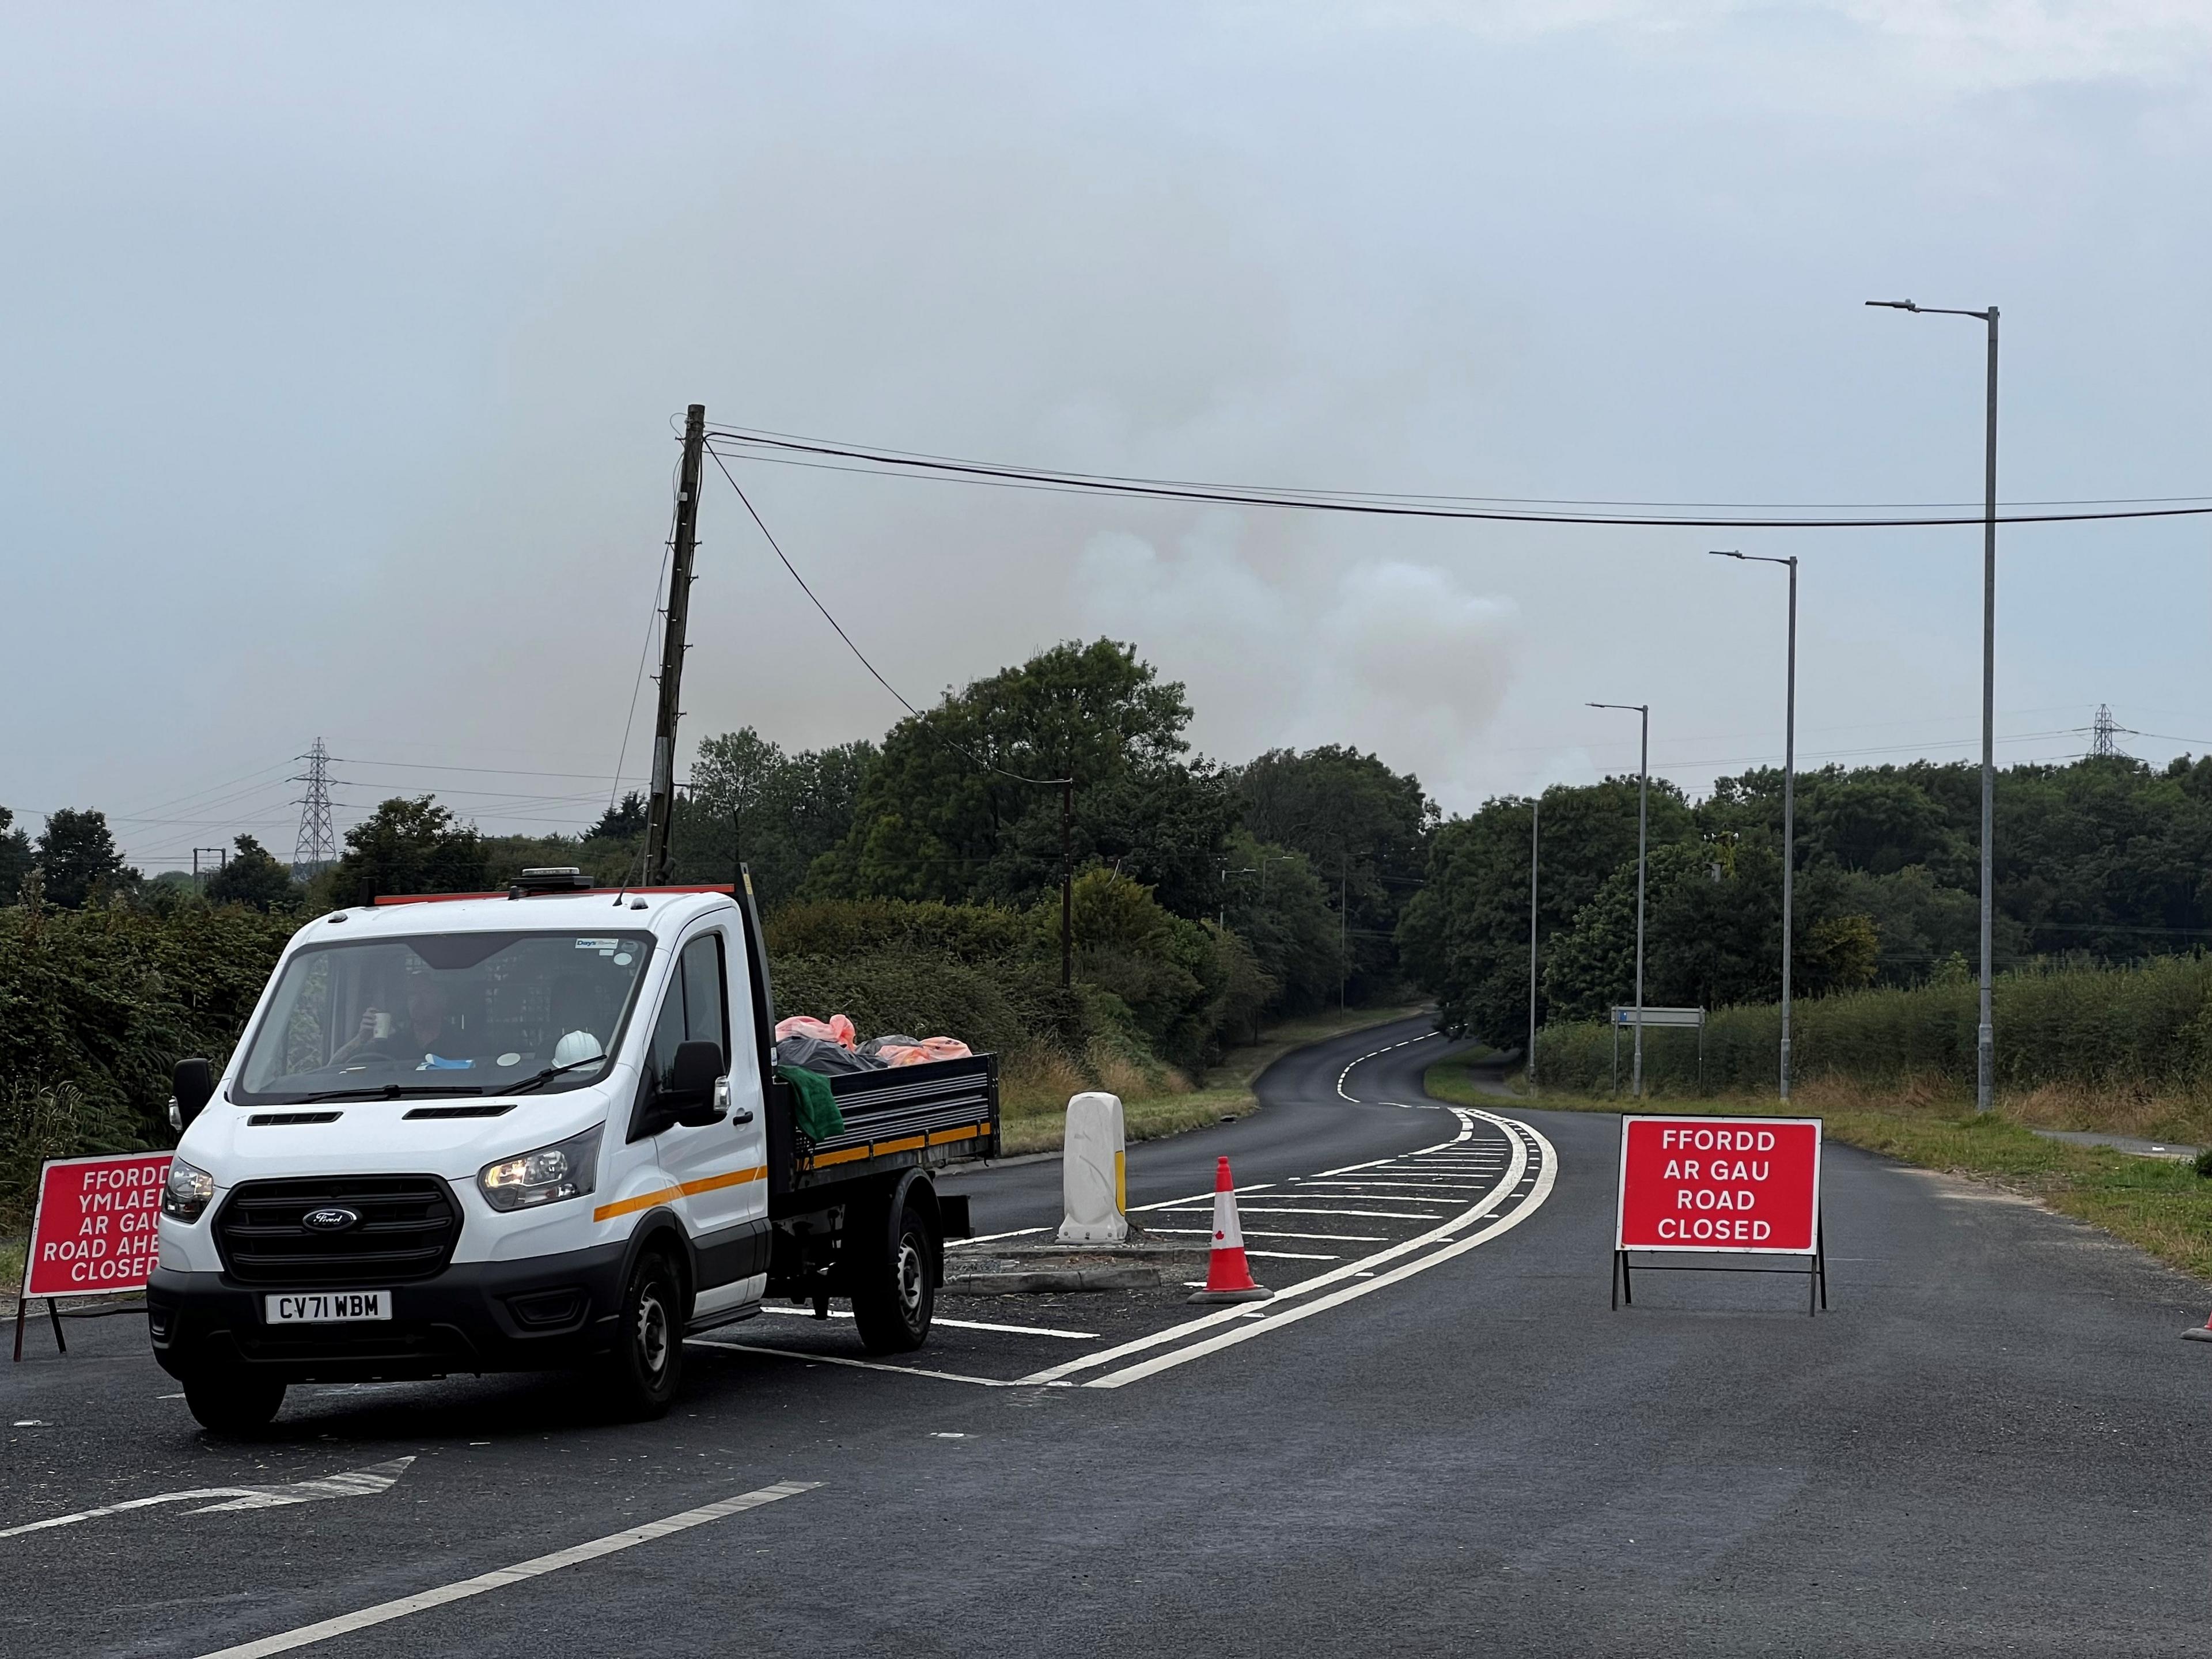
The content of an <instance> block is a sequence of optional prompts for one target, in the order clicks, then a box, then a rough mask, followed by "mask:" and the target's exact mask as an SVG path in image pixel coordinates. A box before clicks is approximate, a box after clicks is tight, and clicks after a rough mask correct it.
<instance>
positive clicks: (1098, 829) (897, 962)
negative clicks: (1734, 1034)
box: [0, 640, 1436, 1208]
mask: <svg viewBox="0 0 2212 1659" xmlns="http://www.w3.org/2000/svg"><path fill="white" fill-rule="evenodd" d="M1190 719H1191V710H1190V708H1189V705H1188V702H1187V700H1186V699H1185V697H1184V695H1183V689H1182V686H1181V685H1179V684H1173V683H1170V682H1164V681H1162V680H1161V679H1160V678H1158V675H1157V674H1156V673H1155V671H1153V670H1152V667H1151V666H1150V665H1147V664H1146V663H1144V662H1142V661H1141V660H1140V659H1139V658H1138V657H1137V655H1136V653H1135V651H1134V650H1133V648H1132V647H1127V646H1123V645H1119V644H1116V643H1115V642H1113V641H1104V640H1101V641H1093V642H1091V643H1089V644H1080V643H1070V644H1066V645H1061V646H1057V647H1053V648H1052V649H1050V650H1048V651H1045V652H1042V653H1039V654H1038V655H1036V657H1033V658H1032V659H1030V660H1029V661H1028V662H1026V663H1024V664H1022V665H1019V666H1018V667H1014V668H1010V669H1007V670H1005V671H1002V672H1000V673H998V674H994V675H992V676H990V677H989V678H985V679H982V680H979V681H977V682H976V683H975V684H971V685H969V686H968V687H966V688H965V689H964V690H958V691H955V692H951V693H948V694H947V695H946V696H945V697H944V699H943V700H942V701H941V702H939V704H938V705H937V706H936V707H934V708H929V709H927V710H924V711H923V712H922V713H921V714H917V715H914V716H912V717H909V718H908V719H906V720H902V721H900V722H899V723H898V724H897V725H896V726H893V727H892V728H891V730H890V732H888V733H886V734H885V736H884V738H883V739H882V741H881V742H880V743H868V742H859V743H852V744H842V745H839V746H837V747H834V748H830V749H825V750H805V751H799V752H795V753H794V752H789V751H787V750H784V749H782V748H781V747H780V746H779V745H777V744H775V743H773V742H771V741H769V739H768V738H764V737H763V736H762V735H761V734H760V733H758V732H756V731H754V730H753V729H751V728H750V727H745V728H742V729H740V730H738V731H736V732H726V733H722V734H720V735H716V736H710V737H708V738H704V739H703V740H702V741H701V742H700V743H699V745H698V750H697V757H696V761H695V762H694V763H693V765H692V768H691V770H690V779H689V781H688V785H687V786H686V787H684V789H683V791H682V793H681V794H680V796H679V798H678V803H677V811H676V815H675V819H674V824H673V830H672V835H671V852H672V858H673V865H674V868H673V872H672V873H673V875H674V878H676V879H677V880H678V881H685V882H691V881H698V882H705V881H726V880H728V879H730V878H731V877H732V872H733V871H734V870H735V868H736V867H737V866H738V863H739V862H740V861H742V862H743V863H744V865H745V866H747V867H748V868H749V869H750V872H751V874H752V878H753V883H754V887H755V890H756V892H757V893H758V894H759V896H760V897H761V899H762V901H763V908H764V909H765V910H766V911H767V913H768V915H769V941H770V951H771V955H772V957H773V959H774V966H775V976H776V982H777V986H778V991H779V1000H780V1002H781V1006H782V1007H783V1008H784V1009H785V1010H786V1011H787V1012H822V1013H827V1012H832V1011H842V1012H848V1013H850V1014H852V1015H853V1016H854V1018H856V1019H857V1020H859V1021H860V1023H861V1024H864V1025H867V1026H870V1027H872V1028H873V1029H876V1030H904V1031H908V1032H910V1033H911V1034H913V1035H915V1036H929V1035H935V1034H939V1033H949V1034H952V1035H957V1036H963V1037H966V1038H967V1039H969V1041H971V1042H975V1043H976V1044H978V1046H984V1047H989V1048H994V1049H998V1050H1000V1051H1001V1052H1006V1053H1018V1052H1020V1051H1021V1050H1023V1049H1024V1048H1036V1047H1040V1046H1042V1048H1047V1049H1049V1050H1051V1051H1053V1052H1054V1054H1058V1055H1059V1056H1060V1057H1061V1059H1062V1060H1064V1061H1065V1062H1066V1065H1068V1066H1073V1068H1074V1069H1075V1070H1076V1071H1077V1072H1078V1073H1081V1072H1083V1071H1085V1068H1086V1067H1087V1068H1088V1069H1089V1070H1090V1072H1091V1073H1093V1074H1100V1073H1103V1070H1105V1069H1107V1068H1108V1067H1109V1066H1115V1067H1119V1068H1120V1069H1119V1073H1118V1074H1121V1075H1128V1074H1129V1070H1130V1068H1131V1067H1134V1069H1135V1070H1136V1071H1137V1072H1139V1073H1147V1072H1149V1073H1152V1074H1157V1073H1158V1068H1159V1067H1160V1066H1163V1065H1172V1066H1178V1067H1182V1068H1185V1069H1187V1070H1191V1071H1195V1070H1198V1069H1200V1068H1201V1067H1202V1066H1204V1065H1205V1064H1206V1061H1207V1060H1209V1059H1210V1058H1211V1057H1212V1055H1214V1054H1217V1053H1218V1051H1219V1049H1220V1048H1222V1046H1223V1045H1224V1044H1225V1042H1228V1041H1230V1040H1231V1039H1232V1038H1234V1037H1235V1036H1238V1035H1240V1034H1249V1032H1251V1031H1252V1030H1255V1029H1256V1028H1257V1027H1258V1026H1259V1025H1260V1024H1261V1022H1262V1021H1263V1020H1264V1019H1265V1018H1267V1017H1268V1016H1270V1015H1278V1014H1289V1013H1296V1012H1304V1011H1306V1010H1310V1009H1312V1008H1316V1007H1318V1006H1322V1004H1324V1003H1326V1002H1332V1001H1334V1000H1336V999H1337V998H1338V997H1340V996H1343V997H1346V998H1347V999H1348V1000H1352V1001H1358V1000H1364V999H1367V998H1371V997H1374V996H1378V995H1382V994H1388V993H1389V992H1391V991H1393V990H1395V989H1396V988H1398V987H1400V985H1401V983H1402V981H1401V975H1400V972H1399V967H1398V958H1397V951H1396V945H1395V932H1396V929H1397V927H1398V922H1399V919H1400V915H1401V907H1402V905H1403V902H1404V900H1405V896H1406V895H1407V893H1409V892H1410V891H1412V890H1413V889H1414V888H1415V887H1416V886H1417V885H1418V884H1419V879H1420V876H1419V871H1420V867H1421V863H1422V859H1423V855H1424V848H1425V839H1426V837H1427V836H1428V835H1429V833H1430V831H1431V828H1432V826H1433V824H1434V822H1435V818H1436V810H1435V808H1434V806H1433V805H1431V803H1430V802H1429V800H1428V799H1427V798H1426V796H1425V794H1424V793H1423V792H1422V790H1421V787H1420V785H1419V781H1418V780H1416V779H1414V778H1413V777H1412V776H1410V775H1398V774H1395V773H1393V772H1391V771H1390V769H1389V768H1388V767H1387V766H1385V765H1384V764H1383V763H1382V762H1381V761H1380V760H1378V759H1376V757H1373V756H1370V755H1363V754H1360V753H1358V752H1357V751H1356V750H1349V749H1343V748H1334V747H1327V748H1322V749H1318V750H1310V751H1307V752H1305V753H1297V752H1293V751H1291V750H1278V751H1274V752H1272V753H1269V754H1267V755H1264V756H1261V757H1259V758H1258V759H1257V760H1255V761H1253V762H1251V763H1249V764H1247V765H1243V766H1225V765H1222V764H1219V763H1216V762H1213V761H1210V760H1207V759H1205V758H1203V757H1198V756H1194V754H1192V753H1191V751H1190V748H1189V744H1188V738H1187V737H1186V732H1187V729H1188V725H1189V722H1190ZM1064 778H1065V779H1072V780H1073V783H1072V785H1071V786H1070V787H1068V789H1067V790H1066V806H1067V809H1068V811H1067V813H1066V826H1065V835H1066V855H1065V858H1063V853H1062V844H1063V843H1062V836H1063V824H1062V810H1063V789H1062V787H1061V786H1060V783H1059V780H1061V779H1064ZM644 829H645V804H644V802H643V801H642V800H641V799H640V798H639V797H637V796H635V795H630V796H628V797H626V798H624V799H621V800H618V801H615V802H613V803H612V804H611V805H610V806H609V807H608V809H607V811H605V812H604V813H603V814H602V815H601V816H600V817H599V821H598V822H597V823H593V824H592V825H591V826H590V827H589V828H588V829H586V830H585V831H584V832H583V833H582V834H580V835H577V836H545V837H529V836H486V835H484V834H483V833H482V832H481V831H479V830H478V829H477V827H476V826H475V825H473V824H471V823H468V822H466V821H465V820H464V819H462V818H460V817H457V816H456V815H455V814H454V813H453V811H451V810H450V809H449V808H447V806H445V805H442V804H441V803H440V802H439V801H437V800H436V799H435V798H433V797H429V796H421V797H414V798H404V797H403V798H398V799H391V800H387V801H386V802H384V803H383V804H382V805H380V806H379V807H378V808H377V809H376V810H375V811H374V812H372V813H371V814H370V815H369V816H368V817H366V818H365V819H363V820H362V822H361V823H357V824H356V825H355V826H353V827H352V828H351V829H349V830H348V831H347V832H346V835H345V845H344V850H343V854H342V855H341V857H340V858H339V859H338V860H337V862H336V864H334V865H333V866H331V867H330V868H329V869H326V870H325V871H322V872H319V874H317V875H316V876H315V878H314V879H313V881H312V882H307V883H301V882H296V881H295V880H294V878H293V874H292V872H291V871H290V870H289V869H288V868H287V867H286V866H284V865H283V864H282V863H280V862H279V861H278V860H276V858H274V857H273V856H271V855H270V853H269V852H268V851H267V850H266V849H265V848H263V847H261V846H260V845H259V843H258V842H256V841H254V839H253V838H252V837H251V836H240V837H238V838H237V840H236V842H235V845H234V849H233V851H232V853H231V854H230V856H229V858H228V860H227V862H226V863H225V864H224V865H223V866H222V868H221V869H220V870H218V871H216V872H212V873H210V875H208V876H207V877H205V878H204V879H203V880H202V881H201V882H199V883H197V884H195V883H193V882H192V881H191V880H190V879H189V878H185V877H182V876H176V875H167V876H163V877H161V878H155V879H154V880H151V881H149V880H146V879H144V878H143V877H142V876H141V875H140V873H139V872H137V871H135V870H132V869H131V868H130V867H128V866H127V865H126V864H125V861H124V860H123V858H122V856H121V854H120V853H119V851H118V848H117V847H116V845H115V842H114V838H113V836H112V834H111V833H110V831H109V829H108V826H107V823H106V819H105V818H104V817H102V815H101V814H100V812H98V811H61V812H56V813H54V814H53V815H52V816H51V817H49V818H47V820H46V824H45V827H44V829H43V830H42V831H41V832H40V834H38V835H37V836H33V835H31V834H30V833H29V832H28V831H27V829H18V828H16V827H15V824H14V821H13V818H12V817H11V816H9V814H8V813H6V811H4V809H0V894H4V895H6V896H9V898H12V899H14V900H15V903H14V904H13V905H12V906H10V907H9V908H5V909H4V910H0V918H4V921H5V927H6V928H7V929H9V930H12V931H9V932H7V933H0V947H4V948H0V1020H4V1022H5V1039H4V1041H0V1063H5V1064H6V1066H7V1067H8V1070H7V1073H6V1075H7V1076H8V1077H9V1079H13V1082H12V1084H11V1088H12V1090H13V1092H11V1093H10V1094H9V1095H8V1096H7V1097H5V1099H4V1101H0V1106H4V1111H0V1164H5V1165H6V1166H7V1167H5V1168H0V1208H5V1207H6V1206H7V1203H8V1202H9V1199H8V1194H9V1193H11V1192H20V1190H21V1180H22V1178H23V1177H24V1176H25V1174H26V1171H27V1167H28V1166H29V1165H30V1164H33V1163H34V1162H35V1158H37V1157H39V1156H51V1155H55V1154H57V1153H58V1152H67V1151H73V1150H77V1149H79V1148H88V1147H109V1146H118V1147H119V1146H131V1145H143V1144H152V1143H158V1142H159V1141H160V1140H161V1139H163V1138H164V1127H163V1124H162V1121H161V1105H162V1103H163V1102H164V1101H165V1100H166V1098H167V1092H168V1091H167V1070H168V1066H169V1065H170V1063H171V1062H172V1061H173V1060H174V1059H176V1058H177V1057H178V1056H179V1055H181V1054H187V1053H205V1054H210V1055H211V1056H215V1057H218V1058H219V1057H221V1056H222V1054H225V1053H227V1052H228V1048H229V1046H230V1045H231V1044H232V1043H233V1042H234V1041H235V1040H236V1038H237V1036H238V1034H239V1030H240V1026H241V1025H242V1024H243V1021H244V1019H245V1018H246V1014H247V1013H248V1012H250V1010H251V1007H252V1000H253V997H254V995H255V994H256V993H257V992H258V989H259V987H260V985H261V982H262V981H263V980H264V978H265V976H266V975H267V972H268V970H269V968H270V963H272V962H273V961H274V959H275V957H276V953H277V951H279V950H280V949H281V947H282V945H283V941H284V939H285V938H286V937H288V935H289V932H290V930H291V929H292V928H294V927H296V926H297V925H299V923H300V922H301V921H302V920H304V919H306V918H307V917H311V916H313V915H319V914H321V913H323V912H324V911H326V910H329V909H331V908H337V907H340V906H345V905H353V904H359V903H363V902H367V901H368V899H370V898H371V897H373V896H376V895H378V894H398V893H418V892H465V891H478V890H491V891H495V890H500V889H501V888H502V887H504V886H505V885H506V884H507V883H508V882H509V881H510V880H512V879H513V877H514V876H515V875H516V874H518V873H519V872H520V871H522V870H524V869H526V868H529V867H531V866H542V865H575V866H580V867H581V868H582V869H584V870H585V871H586V872H588V873H590V874H591V875H592V877H594V878H596V879H598V880H599V881H601V882H605V883H608V884H617V883H621V882H623V881H635V880H637V879H639V878H640V876H641V864H642V858H643V838H644ZM1064 869H1066V870H1071V871H1072V872H1073V878H1074V879H1073V984H1072V985H1071V986H1068V987H1063V986H1062V985H1061V983H1060V938H1059V928H1060V897H1059V888H1060V879H1061V874H1062V872H1063V870H1064Z"/></svg>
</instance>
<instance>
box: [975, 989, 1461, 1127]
mask: <svg viewBox="0 0 2212 1659" xmlns="http://www.w3.org/2000/svg"><path fill="white" fill-rule="evenodd" d="M1418 1012H1420V1007H1419V1006H1407V1007H1391V1008H1352V1009H1347V1010H1345V1011H1343V1012H1338V1011H1336V1010H1334V1009H1332V1010H1330V1011H1329V1012H1327V1013H1323V1014H1305V1015H1301V1016H1300V1017H1298V1018H1296V1019H1291V1020H1285V1022H1284V1023H1283V1024H1280V1025H1276V1026H1272V1027H1269V1028H1267V1030H1265V1031H1264V1032H1263V1034H1262V1036H1261V1040H1260V1041H1259V1042H1253V1043H1246V1044H1243V1045H1242V1046H1241V1047H1238V1048H1231V1050H1230V1051H1229V1052H1228V1054H1225V1056H1223V1058H1222V1060H1221V1061H1220V1063H1219V1064H1218V1065H1216V1066H1212V1067H1210V1068H1209V1070H1208V1074H1207V1077H1206V1083H1205V1085H1203V1086H1200V1085H1195V1084H1194V1083H1193V1082H1192V1081H1191V1079H1189V1078H1188V1076H1186V1075H1184V1074H1183V1073H1181V1072H1177V1071H1174V1070H1172V1069H1170V1068H1168V1067H1164V1066H1161V1067H1155V1068H1146V1067H1144V1066H1139V1065H1138V1064H1137V1063H1136V1062H1134V1061H1132V1060H1128V1059H1127V1058H1126V1057H1123V1056H1119V1055H1115V1054H1110V1053H1108V1054H1101V1053H1100V1052H1099V1051H1098V1049H1097V1045H1093V1049H1092V1053H1091V1055H1090V1057H1089V1058H1090V1060H1091V1065H1090V1066H1089V1067H1088V1068H1087V1069H1088V1070H1089V1072H1090V1073H1091V1075H1090V1076H1089V1077H1087V1078H1086V1076H1085V1068H1079V1067H1078V1066H1076V1064H1075V1062H1074V1061H1073V1060H1070V1059H1069V1058H1068V1057H1067V1056H1066V1055H1065V1054H1060V1052H1058V1051H1057V1050H1053V1049H1048V1048H1030V1049H1025V1050H1023V1051H1021V1052H1020V1053H1018V1054H1015V1055H1013V1056H1012V1057H1011V1058H1010V1059H1009V1060H1008V1061H1007V1062H1006V1066H1004V1068H1003V1070H1002V1071H1001V1073H1000V1079H999V1109H1000V1121H1001V1125H1002V1128H1003V1136H1004V1142H1005V1151H1006V1152H1007V1153H1008V1154H1009V1155H1013V1154H1018V1153H1022V1152H1052V1151H1056V1150H1058V1148H1059V1146H1060V1141H1061V1139H1062V1138H1063V1136H1064V1134H1065V1132H1066V1124H1067V1097H1069V1096H1070V1095H1072V1094H1075V1093H1078V1092H1079V1091H1082V1090H1085V1089H1103V1090H1105V1091H1107V1092H1108V1093H1109V1094H1116V1095H1119V1096H1121V1110H1122V1127H1123V1132H1124V1133H1125V1134H1126V1135H1127V1138H1128V1139H1131V1140H1157V1139H1159V1138H1160V1137H1161V1136H1163V1135H1173V1134H1181V1133H1183V1132H1184V1131H1185V1130H1187V1129H1200V1128H1204V1127H1206V1125H1207V1124H1209V1123H1218V1122H1219V1121H1221V1120H1222V1119H1223V1118H1228V1117H1242V1116H1243V1115H1245V1114H1246V1113H1247V1112H1249V1111H1250V1110H1252V1109H1253V1108H1254V1107H1255V1106H1256V1105H1258V1104H1259V1102H1258V1101H1257V1100H1256V1099H1255V1097H1254V1096H1253V1093H1252V1085H1253V1083H1254V1081H1255V1079H1258V1077H1259V1075H1260V1073H1262V1072H1264V1071H1266V1070H1267V1067H1268V1066H1272V1065H1273V1064H1274V1063H1275V1061H1277V1060H1279V1059H1281V1058H1282V1057H1283V1056H1284V1055H1285V1054H1288V1053H1289V1052H1290V1051H1291V1049H1293V1048H1298V1047H1301V1046H1302V1045H1304V1044H1305V1043H1309V1042H1319V1041H1320V1040H1321V1039H1322V1038H1324V1037H1331V1036H1338V1035H1339V1034H1340V1033H1342V1032H1345V1031H1356V1030H1359V1029H1360V1028H1361V1027H1363V1026H1368V1025H1380V1024H1385V1023H1386V1022H1388V1021H1390V1020H1394V1019H1403V1018H1407V1016H1409V1015H1412V1014H1415V1013H1418Z"/></svg>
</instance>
